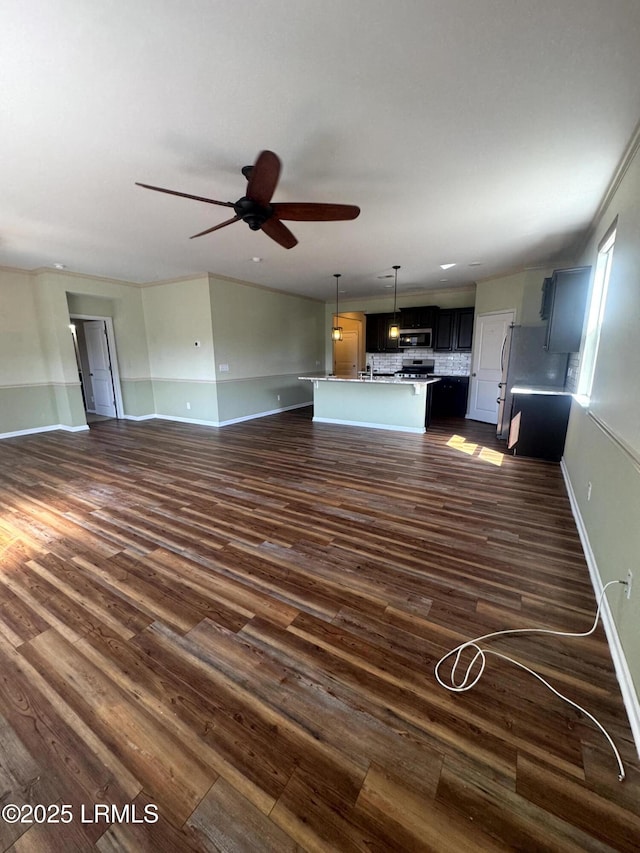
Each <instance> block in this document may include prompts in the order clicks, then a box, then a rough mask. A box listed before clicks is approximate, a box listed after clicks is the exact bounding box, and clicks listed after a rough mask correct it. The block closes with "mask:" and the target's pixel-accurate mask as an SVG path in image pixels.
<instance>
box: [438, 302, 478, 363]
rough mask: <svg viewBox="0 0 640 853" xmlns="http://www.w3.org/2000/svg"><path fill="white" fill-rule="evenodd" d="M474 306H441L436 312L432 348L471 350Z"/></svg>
mask: <svg viewBox="0 0 640 853" xmlns="http://www.w3.org/2000/svg"><path fill="white" fill-rule="evenodd" d="M473 318H474V308H473V307H471V308H441V309H440V311H439V312H438V322H437V324H436V334H435V339H434V347H433V348H434V350H436V352H471V346H472V342H473Z"/></svg>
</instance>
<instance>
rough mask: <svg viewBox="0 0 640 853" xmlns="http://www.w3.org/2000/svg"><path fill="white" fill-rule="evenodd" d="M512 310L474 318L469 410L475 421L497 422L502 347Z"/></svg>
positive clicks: (513, 315) (513, 314)
mask: <svg viewBox="0 0 640 853" xmlns="http://www.w3.org/2000/svg"><path fill="white" fill-rule="evenodd" d="M514 320H515V311H499V312H496V313H495V314H480V315H478V317H477V318H476V331H475V334H474V339H473V340H474V343H473V369H472V373H471V387H470V393H469V414H468V415H467V417H469V418H472V419H473V420H474V421H484V422H485V423H488V424H497V423H498V400H499V397H500V381H501V380H502V348H503V346H504V343H505V341H506V339H507V332H508V330H509V326H510V325H511V324H512V323H513V322H514Z"/></svg>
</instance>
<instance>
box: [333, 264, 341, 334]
mask: <svg viewBox="0 0 640 853" xmlns="http://www.w3.org/2000/svg"><path fill="white" fill-rule="evenodd" d="M341 275H342V273H339V272H334V274H333V276H334V278H335V280H336V319H335V325H334V326H333V328H332V329H331V340H332V341H334V343H335V341H341V340H342V326H340V325H339V323H340V312H339V310H338V309H339V293H338V282H339V280H340V276H341Z"/></svg>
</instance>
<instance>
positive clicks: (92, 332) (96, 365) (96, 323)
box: [84, 320, 116, 418]
mask: <svg viewBox="0 0 640 853" xmlns="http://www.w3.org/2000/svg"><path fill="white" fill-rule="evenodd" d="M84 334H85V340H86V343H87V358H88V361H89V371H90V375H91V384H92V387H93V399H94V409H95V412H96V414H98V415H106V416H107V417H110V418H115V416H116V406H115V398H114V391H113V378H112V376H111V359H110V357H109V345H108V343H107V330H106V327H105V323H104V320H88V321H86V322H85V323H84Z"/></svg>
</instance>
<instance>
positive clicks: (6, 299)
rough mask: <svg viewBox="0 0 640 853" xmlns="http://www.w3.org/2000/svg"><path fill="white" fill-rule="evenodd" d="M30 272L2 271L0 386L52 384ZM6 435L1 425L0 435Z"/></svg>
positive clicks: (0, 279) (0, 294)
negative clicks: (50, 382) (2, 433)
mask: <svg viewBox="0 0 640 853" xmlns="http://www.w3.org/2000/svg"><path fill="white" fill-rule="evenodd" d="M34 281H35V276H34V275H33V274H32V273H28V272H19V271H17V270H3V269H0V305H1V310H0V387H2V388H6V387H14V386H21V385H28V384H33V383H47V382H48V381H49V367H48V365H47V360H46V356H45V351H44V347H43V343H42V340H41V334H40V325H39V317H38V313H37V307H36V294H35V287H34ZM1 432H3V429H2V424H1V423H0V433H1Z"/></svg>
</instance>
